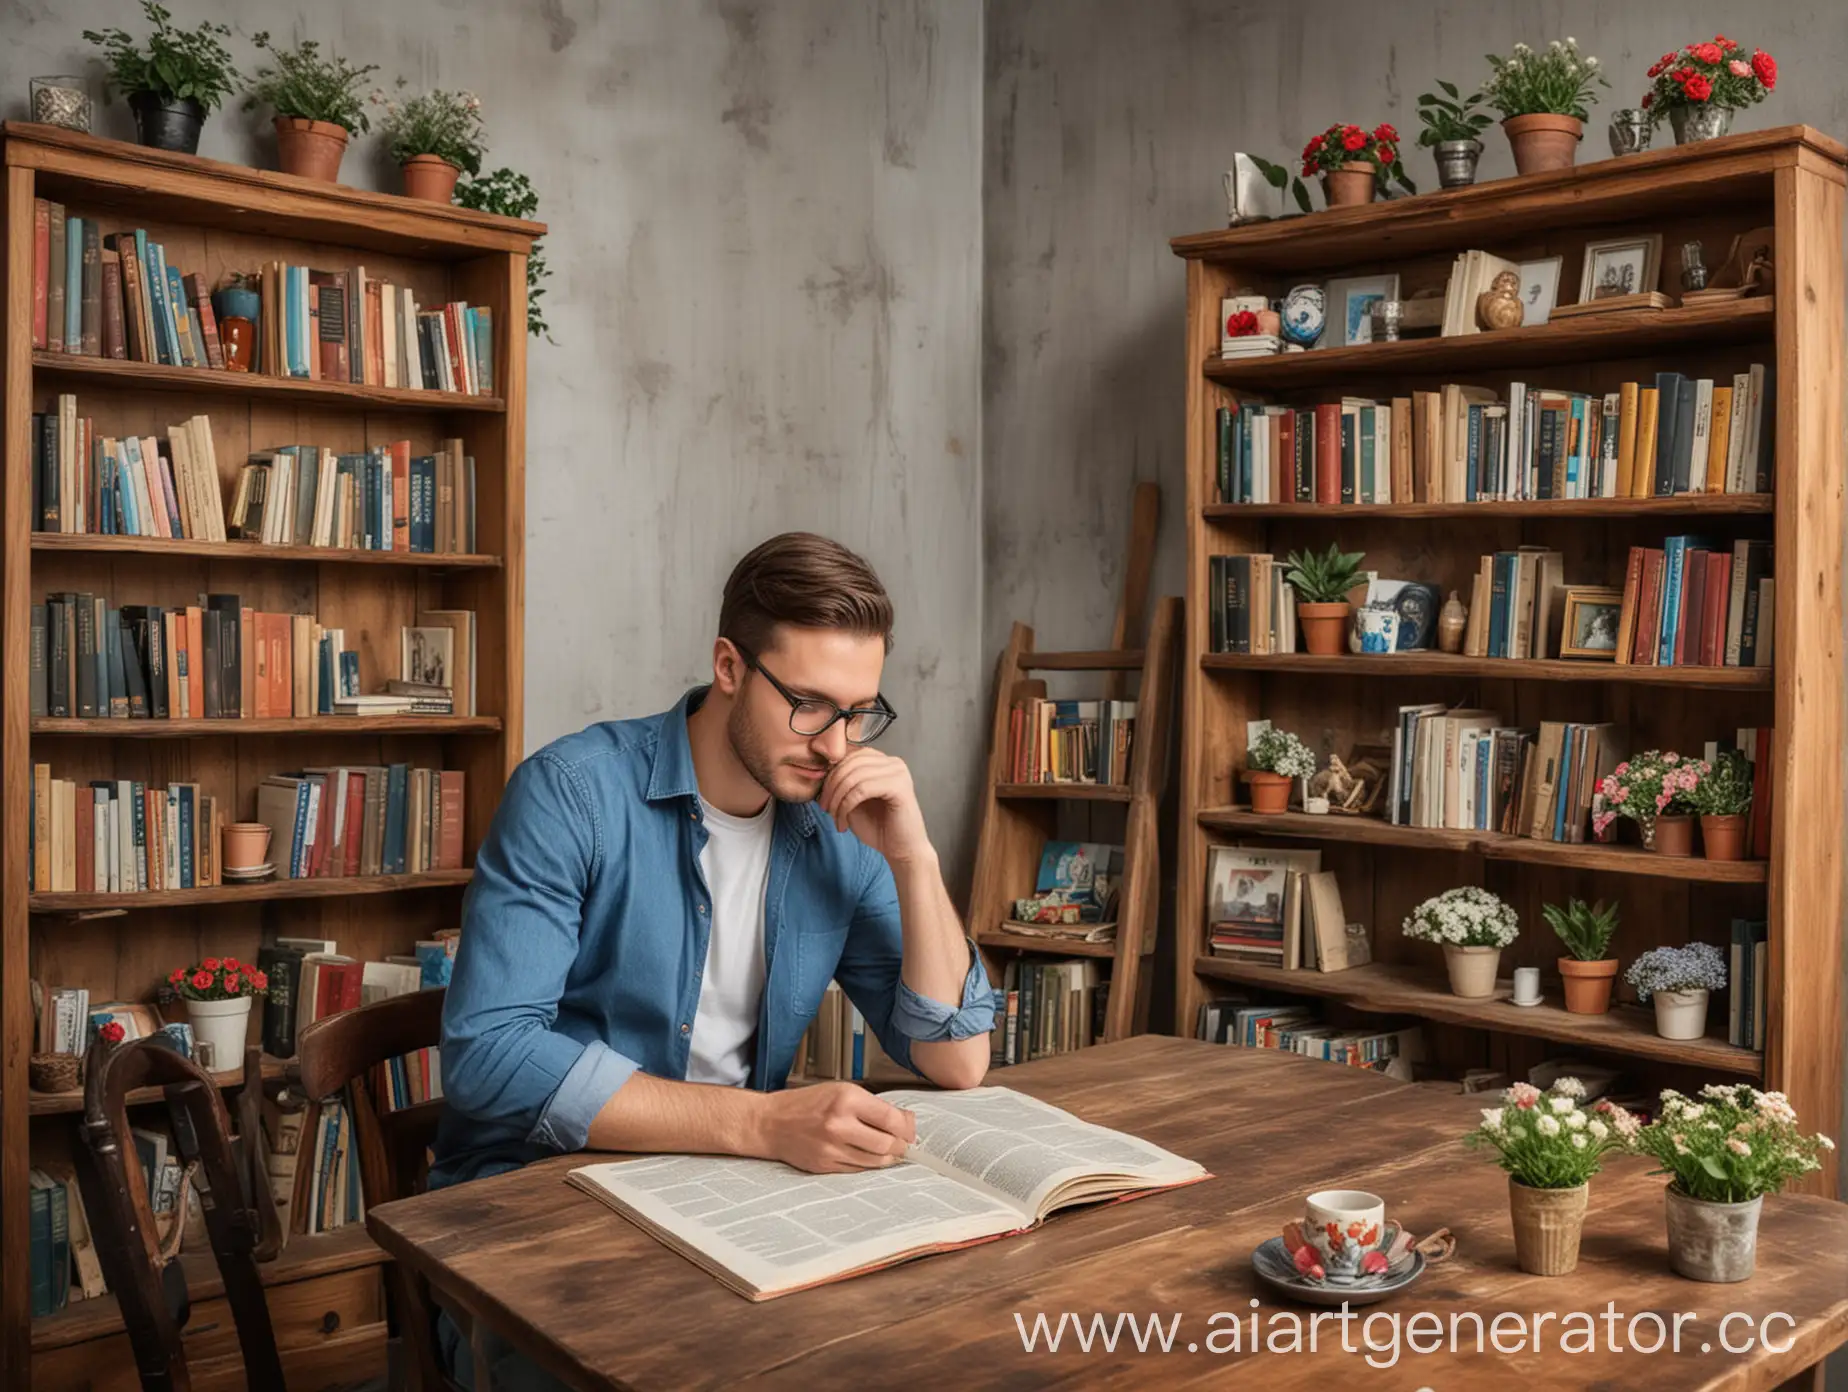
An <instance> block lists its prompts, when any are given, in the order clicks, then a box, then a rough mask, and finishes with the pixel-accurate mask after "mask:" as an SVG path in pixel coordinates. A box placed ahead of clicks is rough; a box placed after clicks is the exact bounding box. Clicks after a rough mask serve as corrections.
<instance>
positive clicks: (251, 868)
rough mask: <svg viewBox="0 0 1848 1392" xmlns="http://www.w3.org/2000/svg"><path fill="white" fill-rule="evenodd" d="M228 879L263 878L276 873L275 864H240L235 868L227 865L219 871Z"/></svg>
mask: <svg viewBox="0 0 1848 1392" xmlns="http://www.w3.org/2000/svg"><path fill="white" fill-rule="evenodd" d="M218 873H219V874H221V875H222V876H224V878H225V879H227V880H262V879H267V878H269V876H271V875H273V874H275V873H276V867H275V865H274V864H268V863H266V864H263V865H240V866H237V867H236V868H235V869H234V868H232V867H231V866H229V865H227V866H225V867H224V868H223V869H221V870H220V871H219V872H218Z"/></svg>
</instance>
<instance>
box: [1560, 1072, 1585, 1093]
mask: <svg viewBox="0 0 1848 1392" xmlns="http://www.w3.org/2000/svg"><path fill="white" fill-rule="evenodd" d="M1553 1091H1554V1092H1556V1093H1558V1094H1559V1096H1561V1097H1583V1096H1584V1095H1585V1085H1584V1084H1583V1083H1581V1082H1580V1081H1579V1080H1578V1079H1577V1078H1571V1077H1566V1078H1560V1079H1559V1080H1557V1081H1556V1082H1555V1083H1554V1084H1553Z"/></svg>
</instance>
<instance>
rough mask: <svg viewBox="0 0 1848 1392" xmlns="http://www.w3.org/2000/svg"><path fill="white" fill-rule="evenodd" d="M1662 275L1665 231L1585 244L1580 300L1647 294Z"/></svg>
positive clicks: (1584, 302) (1586, 301)
mask: <svg viewBox="0 0 1848 1392" xmlns="http://www.w3.org/2000/svg"><path fill="white" fill-rule="evenodd" d="M1661 276H1662V234H1661V233H1660V232H1651V233H1648V234H1647V235H1644V236H1640V237H1612V238H1608V239H1606V240H1604V241H1601V242H1587V243H1586V244H1585V264H1584V268H1583V269H1582V270H1581V271H1580V273H1579V303H1580V304H1589V303H1590V302H1591V301H1592V300H1602V299H1610V298H1613V297H1615V296H1618V295H1646V294H1648V293H1649V292H1650V291H1652V290H1654V289H1655V288H1656V282H1657V281H1658V280H1660V279H1661Z"/></svg>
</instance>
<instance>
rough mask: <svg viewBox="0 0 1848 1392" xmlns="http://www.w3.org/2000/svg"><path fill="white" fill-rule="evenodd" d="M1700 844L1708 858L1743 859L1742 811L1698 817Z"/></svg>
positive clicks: (1743, 822) (1743, 828) (1743, 827)
mask: <svg viewBox="0 0 1848 1392" xmlns="http://www.w3.org/2000/svg"><path fill="white" fill-rule="evenodd" d="M1700 845H1701V850H1702V851H1703V852H1705V854H1706V857H1707V859H1708V860H1744V859H1745V817H1744V815H1743V814H1742V813H1733V814H1732V815H1730V816H1724V817H1713V816H1706V815H1703V816H1702V817H1701V819H1700Z"/></svg>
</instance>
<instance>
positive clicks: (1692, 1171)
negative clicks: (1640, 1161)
mask: <svg viewBox="0 0 1848 1392" xmlns="http://www.w3.org/2000/svg"><path fill="white" fill-rule="evenodd" d="M1700 1095H1701V1100H1700V1101H1698V1102H1696V1101H1693V1100H1691V1099H1689V1098H1686V1097H1683V1096H1682V1095H1681V1094H1680V1093H1678V1092H1673V1091H1667V1092H1664V1093H1663V1094H1662V1109H1661V1111H1660V1112H1659V1113H1658V1114H1657V1115H1656V1119H1655V1120H1654V1121H1652V1122H1651V1123H1650V1124H1649V1125H1648V1126H1645V1127H1643V1128H1642V1130H1641V1131H1640V1132H1639V1133H1638V1134H1637V1136H1636V1139H1635V1142H1634V1145H1635V1148H1636V1149H1637V1150H1638V1151H1640V1152H1642V1153H1643V1154H1644V1155H1648V1156H1651V1157H1653V1158H1654V1159H1655V1160H1656V1161H1657V1162H1658V1163H1659V1164H1660V1165H1661V1168H1660V1169H1658V1170H1651V1171H1650V1173H1651V1174H1665V1175H1667V1176H1669V1183H1668V1190H1667V1218H1668V1262H1669V1265H1670V1266H1672V1267H1673V1268H1674V1269H1675V1271H1676V1273H1677V1274H1679V1275H1682V1276H1686V1277H1687V1278H1688V1279H1689V1280H1692V1281H1743V1280H1745V1279H1746V1278H1747V1277H1749V1276H1750V1275H1751V1274H1752V1268H1753V1267H1754V1266H1755V1265H1756V1263H1757V1257H1758V1217H1759V1213H1760V1211H1761V1210H1762V1209H1763V1207H1764V1199H1765V1195H1766V1194H1775V1193H1777V1192H1778V1191H1779V1190H1780V1189H1782V1188H1783V1187H1784V1185H1785V1184H1786V1183H1788V1182H1789V1181H1790V1180H1792V1179H1795V1178H1796V1177H1797V1176H1798V1175H1802V1174H1807V1173H1808V1172H1809V1171H1811V1170H1814V1169H1819V1168H1821V1165H1822V1152H1823V1151H1825V1150H1834V1149H1835V1142H1833V1141H1831V1140H1830V1139H1829V1138H1828V1137H1827V1136H1822V1135H1814V1136H1811V1135H1805V1134H1804V1133H1803V1132H1801V1131H1799V1130H1798V1129H1797V1114H1796V1112H1795V1111H1793V1110H1792V1109H1791V1106H1790V1102H1789V1100H1788V1099H1787V1098H1786V1097H1785V1096H1784V1094H1783V1093H1781V1092H1760V1091H1759V1090H1758V1089H1757V1088H1755V1087H1752V1086H1750V1085H1749V1084H1746V1083H1738V1084H1733V1085H1718V1084H1709V1085H1708V1086H1707V1087H1704V1088H1702V1089H1701V1093H1700Z"/></svg>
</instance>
